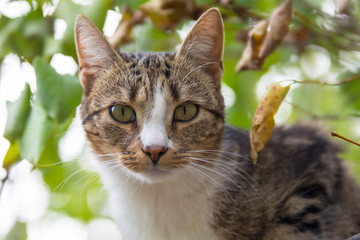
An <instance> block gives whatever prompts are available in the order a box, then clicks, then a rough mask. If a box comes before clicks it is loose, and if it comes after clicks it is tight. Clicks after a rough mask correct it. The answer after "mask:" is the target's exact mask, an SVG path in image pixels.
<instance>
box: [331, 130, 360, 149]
mask: <svg viewBox="0 0 360 240" xmlns="http://www.w3.org/2000/svg"><path fill="white" fill-rule="evenodd" d="M331 136H333V137H338V138H341V139H343V140H345V141H347V142H349V143H352V144H355V145H357V146H359V147H360V143H357V142H355V141H353V140H350V139H348V138H346V137H344V136H342V135H340V134H338V133H336V132H335V131H332V132H331Z"/></svg>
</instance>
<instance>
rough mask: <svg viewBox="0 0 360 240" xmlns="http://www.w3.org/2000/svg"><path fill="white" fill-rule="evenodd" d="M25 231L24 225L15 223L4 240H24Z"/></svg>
mask: <svg viewBox="0 0 360 240" xmlns="http://www.w3.org/2000/svg"><path fill="white" fill-rule="evenodd" d="M26 239H27V231H26V224H25V223H21V222H16V224H15V225H14V227H13V228H12V229H11V231H10V232H9V233H8V234H7V235H6V237H5V239H4V240H26Z"/></svg>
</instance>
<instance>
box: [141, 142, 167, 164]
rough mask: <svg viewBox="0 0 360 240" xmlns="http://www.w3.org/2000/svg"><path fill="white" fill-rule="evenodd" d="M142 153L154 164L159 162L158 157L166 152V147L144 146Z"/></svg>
mask: <svg viewBox="0 0 360 240" xmlns="http://www.w3.org/2000/svg"><path fill="white" fill-rule="evenodd" d="M143 151H144V153H146V154H147V155H149V157H150V158H151V161H152V162H153V163H154V164H156V163H157V162H158V161H159V160H160V156H161V155H163V154H164V153H165V152H166V151H167V147H164V146H145V147H144V148H143Z"/></svg>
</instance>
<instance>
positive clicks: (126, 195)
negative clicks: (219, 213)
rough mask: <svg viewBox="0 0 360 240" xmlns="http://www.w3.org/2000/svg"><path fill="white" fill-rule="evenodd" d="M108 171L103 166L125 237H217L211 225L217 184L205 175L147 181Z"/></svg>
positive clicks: (103, 176) (117, 220) (104, 178)
mask: <svg viewBox="0 0 360 240" xmlns="http://www.w3.org/2000/svg"><path fill="white" fill-rule="evenodd" d="M107 171H108V169H107V168H106V167H104V166H103V167H101V170H100V173H101V175H102V179H103V181H104V183H105V186H106V188H108V190H109V193H110V199H111V204H112V205H113V208H114V210H115V211H114V212H113V215H114V218H115V220H116V222H117V223H118V225H119V226H120V228H121V232H122V233H123V234H124V238H125V239H150V240H151V239H154V240H155V239H157V240H161V239H201V238H203V237H204V236H206V239H216V238H215V237H214V236H215V235H214V233H213V230H212V228H211V224H212V221H213V205H214V204H215V203H213V202H212V201H213V199H212V196H213V194H214V192H215V190H216V186H214V185H213V184H211V183H209V182H207V180H206V179H205V180H200V181H199V177H198V176H196V175H191V174H189V175H188V176H186V177H185V178H184V176H179V177H178V178H176V177H175V178H173V179H171V180H169V181H164V182H161V183H153V184H149V183H142V182H139V181H138V180H134V179H131V178H128V177H127V176H125V175H119V176H117V177H116V178H115V177H114V176H112V175H111V172H107ZM209 174H210V173H209ZM209 177H211V175H210V176H209ZM114 179H116V181H114ZM204 188H205V191H204ZM134 228H136V229H137V231H134ZM130 229H131V230H130ZM134 234H135V235H134ZM164 237H165V238H164Z"/></svg>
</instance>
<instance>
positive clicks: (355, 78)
mask: <svg viewBox="0 0 360 240" xmlns="http://www.w3.org/2000/svg"><path fill="white" fill-rule="evenodd" d="M358 80H360V74H355V75H352V76H350V77H348V78H345V79H344V80H342V81H339V82H337V83H328V82H320V81H317V80H295V79H287V80H282V81H280V83H282V82H290V84H295V83H299V84H318V85H325V86H340V85H343V84H347V83H350V82H354V81H358Z"/></svg>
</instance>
